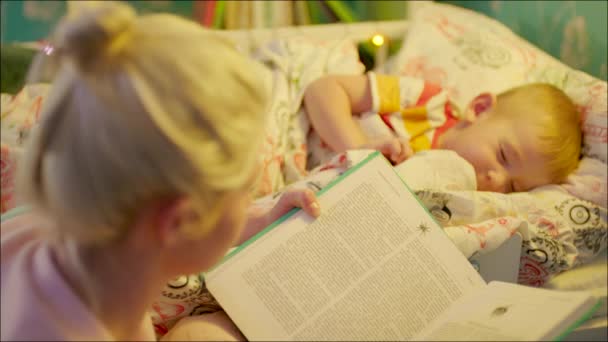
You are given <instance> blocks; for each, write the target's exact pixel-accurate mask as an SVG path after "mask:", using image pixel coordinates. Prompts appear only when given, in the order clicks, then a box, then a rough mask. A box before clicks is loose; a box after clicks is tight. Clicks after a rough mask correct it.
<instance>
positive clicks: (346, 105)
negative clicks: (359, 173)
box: [304, 75, 372, 152]
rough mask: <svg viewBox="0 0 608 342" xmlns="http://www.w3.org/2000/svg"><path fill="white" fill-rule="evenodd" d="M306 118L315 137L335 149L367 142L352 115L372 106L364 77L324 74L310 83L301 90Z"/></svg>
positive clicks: (369, 90)
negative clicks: (303, 92)
mask: <svg viewBox="0 0 608 342" xmlns="http://www.w3.org/2000/svg"><path fill="white" fill-rule="evenodd" d="M304 106H305V107H306V112H307V114H308V118H309V120H310V122H311V124H312V126H313V128H314V130H315V131H316V132H317V134H319V137H320V138H321V139H322V140H323V141H324V142H325V143H326V144H328V145H329V147H330V148H331V149H332V150H333V151H336V152H343V151H345V150H348V149H353V148H358V147H361V146H363V145H365V144H366V143H367V142H368V139H367V137H366V136H365V134H364V133H363V131H362V130H361V128H360V127H359V125H358V124H357V123H356V122H355V121H354V120H353V115H357V114H360V113H364V112H366V111H369V110H370V109H371V108H372V94H371V89H370V84H369V80H368V77H367V76H366V75H356V76H337V75H332V76H325V77H322V78H319V79H318V80H316V81H315V82H313V83H311V84H310V85H309V86H308V88H307V89H306V93H305V94H304Z"/></svg>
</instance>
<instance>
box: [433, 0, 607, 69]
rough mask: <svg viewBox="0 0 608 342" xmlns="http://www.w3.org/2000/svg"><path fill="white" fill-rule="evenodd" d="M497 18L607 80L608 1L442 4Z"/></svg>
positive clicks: (518, 32)
mask: <svg viewBox="0 0 608 342" xmlns="http://www.w3.org/2000/svg"><path fill="white" fill-rule="evenodd" d="M441 2H444V3H450V4H454V5H458V6H462V7H466V8H469V9H472V10H475V11H478V12H482V13H485V14H487V15H488V16H490V17H493V18H496V19H497V20H499V21H500V22H502V23H503V24H505V25H507V26H508V27H509V28H510V29H511V30H513V31H514V32H515V33H517V34H518V35H520V36H522V37H524V38H526V39H527V40H528V41H530V42H532V43H533V44H535V45H536V46H538V47H539V48H541V49H543V50H544V51H546V52H548V53H549V54H551V55H552V56H555V57H557V58H559V59H560V60H562V61H563V62H564V63H566V64H568V65H570V66H572V67H574V68H576V69H579V70H583V71H585V72H587V73H589V74H591V75H593V76H596V77H599V78H601V79H603V80H606V76H607V75H606V74H607V70H606V68H607V67H606V61H607V60H608V53H607V45H608V43H607V40H608V38H607V35H608V34H607V28H606V20H607V19H606V17H607V12H608V2H607V1H499V0H494V1H441Z"/></svg>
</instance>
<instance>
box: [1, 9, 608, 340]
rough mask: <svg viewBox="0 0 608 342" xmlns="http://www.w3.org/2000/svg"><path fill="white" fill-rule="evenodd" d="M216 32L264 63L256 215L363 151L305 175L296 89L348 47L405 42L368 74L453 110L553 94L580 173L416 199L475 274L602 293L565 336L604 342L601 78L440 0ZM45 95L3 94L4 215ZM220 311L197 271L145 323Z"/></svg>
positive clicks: (342, 58) (353, 56)
mask: <svg viewBox="0 0 608 342" xmlns="http://www.w3.org/2000/svg"><path fill="white" fill-rule="evenodd" d="M217 34H220V35H223V36H225V37H226V38H227V39H230V40H232V41H233V42H234V44H235V46H236V47H237V48H238V49H239V50H240V51H241V52H242V53H244V54H248V55H250V56H251V57H252V58H254V59H256V60H257V61H259V62H260V63H263V64H265V65H266V66H267V70H268V73H267V75H266V77H265V78H264V79H263V80H261V82H268V83H269V85H270V86H272V88H273V102H272V106H271V109H270V116H271V118H272V120H269V124H268V127H267V132H266V140H265V144H264V147H263V150H262V151H261V153H260V159H261V161H262V162H263V165H264V172H263V174H262V177H261V179H260V182H259V186H258V187H257V189H256V196H257V197H258V200H257V201H256V203H255V206H254V209H255V207H256V206H257V207H264V206H268V205H272V203H273V201H274V200H276V198H277V196H276V195H277V193H279V192H280V191H281V190H282V189H284V188H286V187H287V186H306V187H310V188H312V189H315V190H318V189H319V188H322V187H323V186H324V185H325V184H327V183H328V182H330V181H331V180H332V179H333V178H335V177H336V176H337V175H339V174H340V173H341V172H343V171H344V170H346V169H347V168H348V167H350V166H351V165H353V164H354V163H356V162H357V161H359V160H361V158H362V151H348V152H346V153H344V154H342V155H339V156H336V158H334V159H332V160H331V161H330V162H329V163H326V164H325V165H322V166H320V167H318V168H316V169H314V170H310V169H309V168H307V165H306V160H307V153H308V152H307V145H306V134H305V132H307V129H308V126H307V122H306V120H303V119H302V117H303V115H302V112H301V108H300V103H301V99H302V95H303V90H304V89H305V87H306V85H307V84H309V83H310V82H311V81H312V80H314V79H316V78H318V77H320V76H321V75H324V74H328V73H342V74H357V73H362V72H363V71H364V70H365V67H364V65H363V64H362V63H361V61H360V58H359V55H358V51H357V45H356V43H357V42H360V41H366V40H369V39H370V38H371V37H373V36H375V35H378V34H379V35H382V36H383V37H385V38H386V39H390V40H397V41H402V42H403V44H402V48H401V49H400V50H399V51H398V52H397V54H395V55H393V56H391V57H388V56H387V48H386V45H383V46H381V47H380V48H378V49H377V51H376V62H377V65H376V66H375V68H376V70H378V71H381V72H386V73H389V74H397V75H409V76H416V77H421V78H424V79H425V80H427V81H430V82H433V83H437V84H440V85H442V86H443V87H444V88H445V89H448V91H449V92H450V96H451V97H452V99H453V100H454V101H455V102H456V104H457V105H459V106H460V107H461V108H462V105H463V103H466V102H467V101H468V100H470V99H471V98H473V97H474V96H475V95H477V94H479V93H481V92H487V91H489V92H495V93H498V92H501V91H503V90H506V89H508V88H511V87H513V86H516V85H520V84H523V83H528V82H548V83H552V84H554V85H556V86H558V87H559V88H561V89H563V90H564V91H565V92H566V93H567V94H568V95H569V96H570V97H571V98H572V99H573V100H574V101H575V103H576V104H577V105H578V106H579V108H580V110H581V113H582V114H583V118H582V122H581V124H582V125H583V129H584V132H585V138H584V148H583V152H584V153H583V154H584V155H583V158H582V160H581V166H580V167H579V169H578V170H577V171H576V172H575V173H574V174H573V175H572V176H571V177H569V178H568V180H567V182H566V183H565V184H563V185H552V186H545V187H541V188H538V189H535V190H533V191H530V192H528V193H515V194H507V195H504V194H495V193H482V192H476V191H450V192H446V191H433V190H421V191H418V192H417V194H418V196H419V197H420V199H421V201H422V202H423V203H424V204H425V205H426V206H427V207H428V209H429V211H430V212H431V213H432V214H433V215H434V216H435V218H436V220H437V221H438V222H439V223H440V224H441V225H442V226H443V227H444V229H445V231H446V233H447V234H448V235H449V236H450V238H451V239H452V241H454V243H455V244H456V245H457V246H458V248H459V249H460V250H461V251H462V252H463V254H464V255H465V256H467V257H468V258H470V260H471V261H472V262H474V263H476V264H477V265H485V266H484V267H485V268H486V269H488V270H489V271H490V272H486V271H484V272H485V273H484V272H482V274H486V276H487V277H497V276H495V275H491V274H492V272H491V271H492V270H493V267H496V268H498V267H507V266H509V265H510V266H513V265H515V268H514V269H515V270H516V272H517V273H516V274H515V275H514V276H513V277H514V280H517V281H518V282H519V283H522V284H526V285H530V286H543V287H549V288H555V289H563V290H571V289H578V288H586V289H589V290H591V291H594V292H595V293H597V294H598V296H599V297H603V300H604V306H603V308H602V309H600V310H599V311H598V312H597V313H596V314H595V315H594V317H593V319H592V320H590V321H589V322H588V323H586V324H585V325H584V326H581V327H580V328H579V329H577V330H576V331H575V332H574V333H573V334H572V335H570V337H569V338H570V339H579V340H582V339H584V340H587V339H593V340H606V329H607V328H608V323H607V321H606V305H605V302H606V291H607V290H606V286H607V285H606V268H607V267H608V262H607V260H606V245H607V239H608V223H607V221H608V214H607V209H606V208H607V207H608V205H607V203H606V202H607V199H606V198H607V192H608V191H607V173H606V162H607V151H606V150H607V145H606V143H607V141H606V132H607V130H608V128H607V127H606V126H607V123H606V119H607V114H606V113H607V104H606V103H607V101H606V89H607V87H606V82H604V81H601V80H598V79H595V78H593V77H591V76H589V75H587V74H584V73H582V72H578V71H576V70H572V69H571V68H569V67H567V66H565V65H563V64H562V63H560V62H558V61H557V60H555V59H554V58H552V57H550V56H548V55H547V54H545V53H544V52H542V51H540V50H539V49H537V48H536V47H534V46H532V45H531V44H530V43H528V42H526V41H525V40H523V39H521V38H520V37H518V36H516V35H515V34H513V33H512V32H511V31H510V30H508V29H507V28H506V27H504V26H503V25H502V24H500V23H498V22H496V21H494V20H492V19H489V18H487V17H485V16H483V15H480V14H477V13H475V12H471V11H468V10H463V9H459V8H456V7H452V6H449V5H438V4H429V5H428V6H425V7H424V8H422V9H420V10H419V11H418V12H417V13H416V15H415V17H414V18H412V19H411V20H408V21H390V22H370V23H357V24H330V25H319V26H311V27H305V28H304V27H295V28H282V29H274V30H272V29H266V30H242V31H218V32H217ZM46 90H47V88H45V86H44V85H32V86H28V87H26V88H25V89H24V90H23V91H22V92H20V93H19V94H18V96H9V95H4V94H3V96H2V205H3V211H5V210H7V209H10V208H12V207H15V206H16V205H17V203H16V202H15V201H14V195H13V189H12V182H11V179H12V178H14V172H15V167H14V165H15V163H16V160H17V158H18V155H19V153H20V146H21V145H22V142H23V139H24V138H25V137H26V136H27V132H28V131H29V129H30V128H31V126H32V125H33V124H34V123H35V117H36V115H37V114H35V115H32V112H34V113H37V112H38V110H39V108H40V106H41V103H42V101H43V99H44V95H45V92H46ZM515 234H517V236H518V237H520V238H521V240H516V241H515V245H514V246H515V249H514V250H515V251H517V252H518V253H512V252H505V248H507V247H505V246H507V245H513V243H514V242H513V241H514V239H513V238H512V237H513V236H514V235H515ZM511 249H512V250H513V247H511ZM505 255H507V256H505ZM509 255H511V256H509ZM513 255H516V256H513ZM505 259H512V260H505ZM497 260H498V261H500V262H498V261H497ZM501 263H502V264H501ZM493 265H494V266H493ZM499 265H507V266H499ZM602 272H603V273H602ZM488 274H490V275H488ZM486 280H489V279H486ZM218 309H219V307H218V306H217V305H216V303H214V301H213V299H212V298H211V296H210V295H209V294H208V293H207V292H205V291H204V280H203V279H202V276H200V275H192V276H184V277H181V278H179V279H175V280H174V281H173V282H172V283H170V284H168V285H167V287H166V289H165V291H164V292H163V294H162V296H161V298H159V300H158V302H157V303H155V305H154V307H153V310H152V316H153V320H154V323H155V328H156V330H157V333H158V335H159V336H160V335H162V334H164V333H165V332H166V331H167V329H169V328H170V327H171V326H172V325H173V324H174V323H175V322H176V321H177V320H178V319H179V318H181V317H184V316H186V315H190V314H200V313H204V312H209V311H214V310H218Z"/></svg>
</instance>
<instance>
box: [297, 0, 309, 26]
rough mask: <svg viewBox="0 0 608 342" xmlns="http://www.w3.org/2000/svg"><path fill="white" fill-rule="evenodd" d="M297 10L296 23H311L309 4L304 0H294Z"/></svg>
mask: <svg viewBox="0 0 608 342" xmlns="http://www.w3.org/2000/svg"><path fill="white" fill-rule="evenodd" d="M294 12H295V16H294V17H295V24H296V25H310V23H311V20H310V13H309V11H308V6H307V4H306V1H304V0H295V2H294Z"/></svg>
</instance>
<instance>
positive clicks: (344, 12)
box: [325, 0, 358, 23]
mask: <svg viewBox="0 0 608 342" xmlns="http://www.w3.org/2000/svg"><path fill="white" fill-rule="evenodd" d="M325 4H327V7H329V9H330V10H331V11H332V12H333V13H334V14H335V15H336V17H337V18H338V19H339V20H340V21H343V22H346V23H352V22H355V21H357V20H358V19H357V17H356V16H355V14H354V13H353V11H352V10H351V9H350V8H349V7H348V6H347V5H346V4H345V3H344V2H343V1H340V0H326V1H325Z"/></svg>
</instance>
